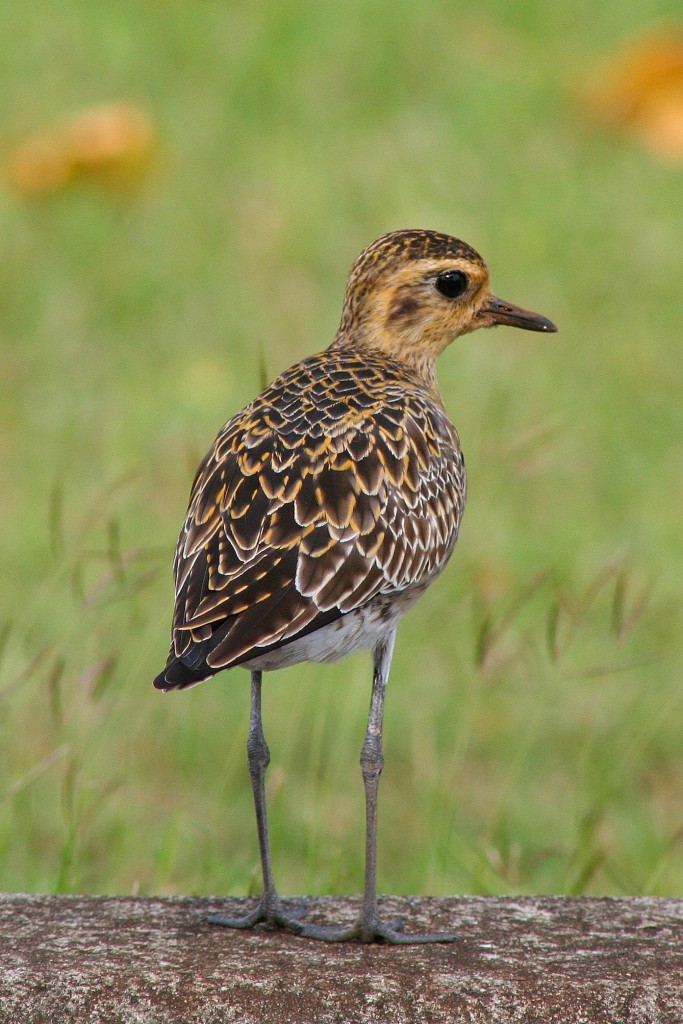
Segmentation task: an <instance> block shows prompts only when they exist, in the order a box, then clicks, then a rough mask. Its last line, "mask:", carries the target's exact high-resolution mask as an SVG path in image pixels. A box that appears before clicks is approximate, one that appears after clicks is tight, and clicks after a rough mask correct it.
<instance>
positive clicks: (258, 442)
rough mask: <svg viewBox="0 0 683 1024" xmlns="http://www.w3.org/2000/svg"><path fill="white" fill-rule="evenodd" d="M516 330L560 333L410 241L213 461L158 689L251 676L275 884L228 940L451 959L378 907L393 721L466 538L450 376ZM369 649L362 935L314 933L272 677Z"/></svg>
mask: <svg viewBox="0 0 683 1024" xmlns="http://www.w3.org/2000/svg"><path fill="white" fill-rule="evenodd" d="M498 324H507V325H508V326H511V327H518V328H522V329H524V330H529V331H540V332H546V333H550V332H554V331H556V330H557V328H556V326H555V325H554V324H553V323H552V322H551V321H550V320H548V319H546V318H545V317H543V316H540V315H539V314H537V313H533V312H531V311H529V310H525V309H522V308H521V307H519V306H515V305H512V304H511V303H507V302H503V301H502V300H501V299H498V298H496V296H495V295H494V294H493V292H492V291H491V287H490V284H489V273H488V269H487V266H486V264H485V262H484V260H483V259H482V257H481V256H480V255H479V253H478V252H476V251H475V250H474V249H473V248H472V247H471V246H469V245H468V244H467V243H465V242H463V241H461V240H459V239H457V238H455V237H453V236H451V235H449V234H445V233H443V232H440V231H432V230H422V229H407V230H399V231H393V232H391V233H389V234H385V235H383V236H382V237H380V238H378V239H376V240H375V241H373V242H372V243H371V244H370V245H368V246H367V248H365V249H364V250H363V252H362V253H361V254H360V256H359V257H358V259H357V260H356V262H355V263H354V264H353V266H352V268H351V271H350V274H349V278H348V283H347V287H346V292H345V296H344V302H343V308H342V316H341V322H340V325H339V330H338V332H337V334H336V337H335V338H334V340H333V341H332V343H331V344H330V345H329V347H328V348H326V349H324V350H323V351H321V352H319V353H317V354H315V355H312V356H309V357H308V358H304V359H302V360H301V361H300V362H298V363H296V364H294V365H293V366H292V367H290V368H289V369H287V370H285V371H284V372H283V373H281V374H280V375H279V376H278V377H276V378H275V380H274V381H273V382H272V383H271V384H270V385H269V386H268V387H266V388H265V390H264V391H263V392H262V393H261V394H260V395H258V397H256V398H255V399H254V400H253V401H252V402H250V403H249V404H248V405H247V406H246V407H245V408H244V409H242V410H241V411H240V412H238V413H236V415H234V416H233V417H232V418H231V419H229V420H228V422H227V423H226V424H225V426H224V427H223V428H222V430H221V431H220V432H219V434H218V436H217V437H216V439H215V441H214V443H213V445H212V446H211V448H210V449H209V451H208V453H207V454H206V456H205V458H204V459H203V461H202V462H201V464H200V466H199V469H198V471H197V474H196V476H195V479H194V483H193V485H192V488H191V492H190V500H189V507H188V511H187V515H186V518H185V521H184V524H183V527H182V530H181V533H180V537H179V540H178V545H177V549H176V554H175V559H174V579H175V609H174V615H173V624H172V637H171V646H170V651H169V655H168V660H167V663H166V666H165V668H164V670H163V672H161V673H160V674H159V675H158V676H157V678H156V679H155V680H154V686H156V687H157V688H158V689H161V690H164V691H169V690H182V689H186V688H187V687H190V686H194V685H195V684H197V683H200V682H202V681H204V680H206V679H209V678H210V677H212V676H214V675H217V674H218V673H220V672H223V671H225V670H227V669H232V668H235V667H237V666H241V667H243V668H244V669H246V670H248V671H249V672H250V673H251V707H250V725H249V736H248V741H247V761H248V768H249V775H250V779H251V785H252V790H253V798H254V806H255V812H256V825H257V834H258V842H259V850H260V859H261V869H262V875H263V891H262V895H261V897H260V898H259V900H258V902H257V905H256V906H255V908H254V909H253V910H252V911H250V912H249V913H246V914H244V915H241V916H237V917H230V916H227V915H222V914H213V915H212V916H211V917H210V919H209V920H210V921H211V922H212V923H213V924H216V925H222V926H224V927H227V928H243V929H244V928H252V927H254V926H256V925H258V924H259V923H262V922H263V923H265V925H266V926H268V927H270V928H281V929H285V930H287V931H289V932H291V933H293V934H295V935H298V936H301V937H303V938H309V939H319V940H322V941H326V942H343V941H348V940H355V941H360V942H365V943H370V942H384V943H390V944H409V943H424V942H450V941H453V940H454V939H455V938H456V935H455V934H454V933H451V932H435V933H407V932H405V931H404V930H403V923H402V921H390V922H387V921H384V920H383V919H382V917H381V915H380V908H379V900H378V896H377V800H378V786H379V778H380V774H381V771H382V767H383V751H382V721H383V712H384V701H385V690H386V685H387V680H388V676H389V667H390V664H391V658H392V652H393V648H394V640H395V636H396V630H397V627H398V625H399V622H400V620H401V619H402V617H403V616H404V615H405V613H406V612H407V611H408V610H409V609H410V608H411V607H412V605H414V604H415V602H416V601H417V600H418V599H419V598H420V597H421V596H422V595H423V594H424V593H425V591H426V590H427V589H428V588H429V586H430V585H431V584H432V583H433V582H434V581H435V580H436V578H437V577H438V576H439V574H440V573H441V572H442V571H443V569H444V568H445V566H446V564H447V562H448V561H449V559H450V557H451V554H452V552H453V549H454V547H455V543H456V540H457V537H458V530H459V527H460V523H461V519H462V515H463V511H464V508H465V498H466V491H467V482H466V473H465V463H464V459H463V455H462V450H461V446H460V441H459V437H458V433H457V431H456V428H455V427H454V426H453V424H452V423H451V421H450V419H449V417H448V414H447V412H446V409H445V406H444V402H443V398H442V396H441V392H440V390H439V386H438V383H437V378H436V360H437V357H438V356H439V355H440V354H441V353H442V352H443V351H444V349H446V347H447V346H448V345H450V343H451V342H452V341H453V340H454V339H455V338H457V337H459V336H460V335H464V334H468V333H470V332H471V331H474V330H476V329H477V328H479V327H493V326H495V325H498ZM363 649H364V650H369V652H370V654H371V656H372V663H373V673H372V689H371V699H370V710H369V715H368V721H367V731H366V735H365V739H364V742H363V745H362V749H361V756H360V762H361V770H362V777H363V781H364V786H365V804H366V822H365V889H364V895H363V900H362V905H361V909H360V913H359V916H358V919H357V920H356V922H355V923H354V924H353V925H351V926H350V927H345V926H327V925H325V926H323V925H319V924H316V923H313V922H309V921H306V920H305V917H306V910H307V907H306V904H297V905H295V906H293V907H291V908H289V907H288V906H287V904H286V903H285V901H284V900H283V899H282V898H281V897H280V895H279V893H278V890H277V888H276V886H275V882H274V876H273V867H272V860H271V851H270V842H269V833H268V817H267V807H266V795H265V775H266V769H267V767H268V764H269V761H270V751H269V748H268V744H267V742H266V739H265V736H264V732H263V725H262V719H261V691H262V677H263V673H264V672H271V671H274V670H276V669H279V668H284V667H287V666H292V665H297V664H299V663H301V662H304V661H312V662H332V661H336V660H338V659H340V658H343V657H345V656H347V655H349V654H352V653H353V652H355V651H358V650H363Z"/></svg>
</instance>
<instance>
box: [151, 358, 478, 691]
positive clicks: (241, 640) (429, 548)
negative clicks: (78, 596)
mask: <svg viewBox="0 0 683 1024" xmlns="http://www.w3.org/2000/svg"><path fill="white" fill-rule="evenodd" d="M465 487H466V484H465V468H464V463H463V459H462V455H461V452H460V445H459V441H458V436H457V433H456V431H455V428H454V427H453V425H452V424H451V423H450V421H449V419H448V417H447V416H446V413H445V411H444V409H443V407H442V405H441V402H440V400H439V399H438V394H435V392H434V390H433V389H432V388H431V387H430V385H429V383H428V382H427V381H425V380H424V378H423V377H421V376H420V375H419V374H418V373H417V372H412V371H411V370H410V369H409V368H408V367H406V366H405V365H404V364H400V363H398V362H394V361H393V360H392V359H390V358H388V357H387V356H386V355H385V354H381V355H380V354H377V353H372V352H370V351H364V352H362V353H357V354H356V353H352V352H350V351H349V350H348V348H344V349H343V348H342V347H341V346H338V345H332V346H331V347H330V348H329V349H327V350H326V351H325V352H322V353H320V354H319V355H316V356H313V357H311V358H309V359H305V360H303V361H302V362H300V363H298V364H297V365H296V366H294V367H292V368H291V369H289V370H287V371H286V372H285V373H283V374H281V375H280V376H279V377H278V378H277V379H276V380H275V381H274V382H273V383H272V384H271V385H270V387H268V388H267V389H266V390H265V391H264V392H263V393H262V394H261V395H260V396H259V397H258V398H257V399H255V400H254V401H253V402H252V403H251V404H250V405H248V406H247V407H246V408H245V409H244V410H243V411H242V412H240V413H238V414H237V415H236V416H235V417H233V419H231V420H230V421H229V422H228V423H227V424H226V425H225V427H224V428H223V430H222V431H221V433H220V434H219V435H218V437H217V438H216V441H215V442H214V444H213V446H212V448H211V449H210V451H209V452H208V454H207V456H206V458H205V459H204V461H203V463H202V465H201V466H200V468H199V471H198V473H197V476H196V478H195V481H194V485H193V488H192V493H191V497H190V505H189V509H188V514H187V518H186V521H185V524H184V527H183V530H182V532H181V535H180V539H179V542H178V548H177V551H176V558H175V565H174V571H175V581H176V606H175V615H174V622H173V641H172V645H171V652H170V654H169V659H168V664H167V666H166V669H165V671H164V673H162V675H161V676H159V679H158V680H157V685H159V686H162V687H164V688H169V687H183V686H190V685H192V684H193V683H196V682H199V681H201V680H202V679H206V678H207V677H208V676H211V675H214V674H215V673H216V672H219V671H221V670H222V669H225V668H230V667H232V666H235V665H239V664H241V663H245V662H249V661H250V660H253V659H254V658H255V657H258V656H259V655H263V654H265V653H267V652H270V651H274V650H277V649H279V648H282V647H284V646H285V645H287V644H291V643H292V642H293V641H295V640H297V639H299V638H302V637H304V636H306V635H308V634H310V633H312V632H313V631H315V630H318V629H320V628H321V627H323V626H325V625H327V624H329V623H331V622H333V621H334V620H336V619H340V618H341V617H342V616H346V615H349V614H350V613H353V612H355V611H356V610H358V609H361V608H363V607H364V606H366V605H368V604H370V603H372V602H373V601H376V602H377V601H381V600H386V599H387V598H389V599H392V598H395V597H396V596H398V595H400V594H401V592H408V591H410V590H411V589H416V590H419V591H421V590H422V589H424V587H425V586H426V585H427V584H428V582H429V581H430V580H431V579H433V578H434V577H435V576H436V575H438V573H439V572H440V571H441V569H442V568H443V566H444V565H445V563H446V561H447V560H448V558H449V556H450V555H451V553H452V551H453V547H454V544H455V541H456V538H457V533H458V527H459V524H460V518H461V515H462V511H463V507H464V502H465Z"/></svg>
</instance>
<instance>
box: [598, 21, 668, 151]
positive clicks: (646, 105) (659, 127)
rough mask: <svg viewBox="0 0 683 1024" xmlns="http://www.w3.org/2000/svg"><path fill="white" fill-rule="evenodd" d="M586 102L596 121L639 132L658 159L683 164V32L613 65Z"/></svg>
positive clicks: (655, 39)
mask: <svg viewBox="0 0 683 1024" xmlns="http://www.w3.org/2000/svg"><path fill="white" fill-rule="evenodd" d="M586 100H587V104H588V106H589V108H590V111H591V114H592V115H593V116H595V117H597V118H598V119H599V120H601V121H603V122H605V123H607V124H615V125H618V126H620V127H625V128H628V129H631V130H633V131H635V132H636V133H637V134H638V135H639V136H640V138H641V140H642V141H643V142H644V143H645V144H646V145H647V146H648V147H649V148H650V149H651V150H652V152H653V153H655V154H656V155H657V156H660V157H663V158H665V159H670V160H681V159H683V28H679V27H669V28H668V29H666V30H664V29H662V30H660V31H659V32H658V33H657V34H656V35H654V36H651V37H650V38H649V39H646V40H640V41H638V42H636V43H635V44H633V45H632V46H631V47H630V48H629V49H628V50H626V51H624V52H623V53H621V54H620V55H619V56H618V57H616V58H612V59H610V60H609V61H607V62H606V63H605V64H604V66H603V67H602V68H600V69H599V70H598V72H597V74H596V76H595V79H594V81H593V83H592V85H590V86H589V88H588V90H587V93H586Z"/></svg>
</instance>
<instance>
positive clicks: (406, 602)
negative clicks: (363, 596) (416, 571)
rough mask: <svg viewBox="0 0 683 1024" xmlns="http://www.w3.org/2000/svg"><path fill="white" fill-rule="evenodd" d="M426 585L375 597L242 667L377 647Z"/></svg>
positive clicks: (275, 665)
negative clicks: (388, 597) (387, 597)
mask: <svg viewBox="0 0 683 1024" xmlns="http://www.w3.org/2000/svg"><path fill="white" fill-rule="evenodd" d="M430 582H431V581H430ZM426 589H427V586H426V585H425V586H424V587H411V588H410V589H409V590H405V591H403V592H401V593H398V594H396V593H395V594H393V595H392V597H391V600H390V601H387V599H386V598H384V597H381V596H380V597H377V598H374V600H372V601H370V602H368V604H366V605H364V606H363V607H362V608H357V609H356V610H355V611H352V612H347V613H346V615H343V616H342V617H341V618H340V619H336V620H335V621H334V622H330V623H329V624H328V625H327V626H321V627H320V629H316V630H315V631H314V632H313V633H309V634H308V635H307V636H302V637H300V638H299V639H298V640H292V641H291V642H290V643H288V644H285V645H284V646H283V647H278V648H277V650H274V651H268V652H267V653H266V654H261V655H257V656H256V657H255V658H250V659H249V661H245V662H242V664H241V666H240V668H246V669H250V670H257V671H263V672H272V671H274V670H275V669H279V668H289V666H290V665H299V664H300V663H301V662H302V661H317V662H321V661H339V660H340V659H341V658H345V657H346V656H347V655H349V654H354V653H355V652H356V651H360V650H370V651H373V650H374V649H375V648H376V647H377V644H378V643H379V642H380V641H381V640H383V639H384V638H385V637H386V636H387V634H389V633H391V632H392V630H394V629H395V628H396V626H397V624H398V622H399V620H400V619H401V617H402V616H403V615H404V614H405V613H406V612H407V611H408V609H409V608H410V607H411V606H412V605H413V604H414V603H415V601H417V599H418V598H419V597H420V596H421V594H423V593H424V591H425V590H426Z"/></svg>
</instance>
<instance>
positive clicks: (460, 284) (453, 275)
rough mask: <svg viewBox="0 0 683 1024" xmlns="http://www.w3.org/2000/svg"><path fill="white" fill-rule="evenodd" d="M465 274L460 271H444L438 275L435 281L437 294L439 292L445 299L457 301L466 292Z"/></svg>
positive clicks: (467, 282) (466, 281)
mask: <svg viewBox="0 0 683 1024" xmlns="http://www.w3.org/2000/svg"><path fill="white" fill-rule="evenodd" d="M468 284H469V281H468V280H467V274H463V272H462V270H445V271H444V272H443V274H439V276H438V277H437V279H436V281H435V285H436V290H437V292H441V294H442V295H445V296H446V298H447V299H457V298H459V297H460V296H461V295H462V293H463V292H464V291H466V290H467V285H468Z"/></svg>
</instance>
